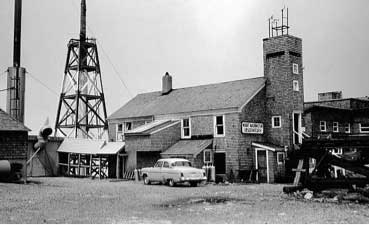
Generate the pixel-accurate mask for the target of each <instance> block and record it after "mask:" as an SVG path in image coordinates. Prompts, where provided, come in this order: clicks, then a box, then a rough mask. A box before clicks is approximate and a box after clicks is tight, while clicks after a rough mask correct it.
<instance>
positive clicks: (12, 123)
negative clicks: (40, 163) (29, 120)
mask: <svg viewBox="0 0 369 225" xmlns="http://www.w3.org/2000/svg"><path fill="white" fill-rule="evenodd" d="M29 131H30V129H28V128H27V127H26V126H24V124H23V123H21V122H19V121H17V120H16V119H14V118H12V117H11V116H10V115H9V114H7V113H6V112H4V111H3V110H2V109H0V160H8V161H9V163H10V165H11V167H12V171H13V172H15V173H16V176H17V178H20V177H21V178H22V179H23V180H24V181H25V182H26V180H27V167H26V165H27V164H26V162H27V141H28V132H29Z"/></svg>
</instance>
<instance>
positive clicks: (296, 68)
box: [292, 63, 299, 74]
mask: <svg viewBox="0 0 369 225" xmlns="http://www.w3.org/2000/svg"><path fill="white" fill-rule="evenodd" d="M292 73H293V74H299V65H298V64H297V63H292Z"/></svg>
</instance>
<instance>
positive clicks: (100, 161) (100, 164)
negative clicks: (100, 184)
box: [99, 156, 101, 180]
mask: <svg viewBox="0 0 369 225" xmlns="http://www.w3.org/2000/svg"><path fill="white" fill-rule="evenodd" d="M99 180H101V156H99Z"/></svg>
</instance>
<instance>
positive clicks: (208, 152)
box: [204, 150, 212, 163]
mask: <svg viewBox="0 0 369 225" xmlns="http://www.w3.org/2000/svg"><path fill="white" fill-rule="evenodd" d="M211 158H212V157H211V150H204V163H211V162H212V160H211Z"/></svg>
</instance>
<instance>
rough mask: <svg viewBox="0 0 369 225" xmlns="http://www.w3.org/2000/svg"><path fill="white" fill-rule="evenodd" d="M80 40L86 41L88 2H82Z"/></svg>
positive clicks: (84, 0)
mask: <svg viewBox="0 0 369 225" xmlns="http://www.w3.org/2000/svg"><path fill="white" fill-rule="evenodd" d="M80 29H81V30H80V39H81V40H86V0H81V27H80Z"/></svg>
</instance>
